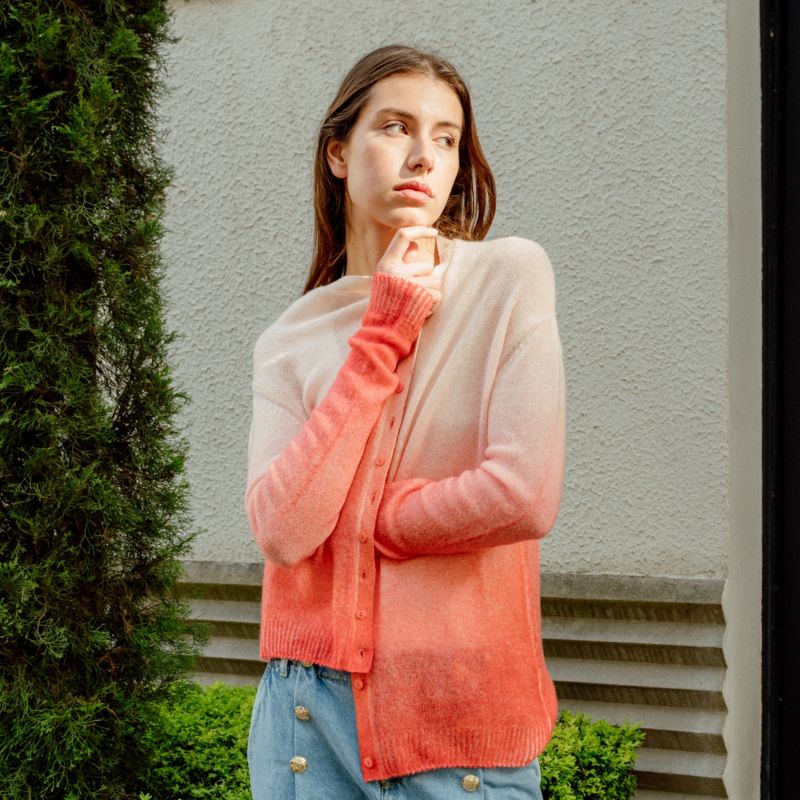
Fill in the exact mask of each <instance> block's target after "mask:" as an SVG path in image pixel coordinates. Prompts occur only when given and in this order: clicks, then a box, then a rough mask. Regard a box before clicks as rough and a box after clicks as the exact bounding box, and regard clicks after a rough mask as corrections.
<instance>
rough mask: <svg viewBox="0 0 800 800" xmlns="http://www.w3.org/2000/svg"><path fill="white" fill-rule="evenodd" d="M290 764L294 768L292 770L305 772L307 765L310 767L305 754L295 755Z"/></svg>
mask: <svg viewBox="0 0 800 800" xmlns="http://www.w3.org/2000/svg"><path fill="white" fill-rule="evenodd" d="M289 766H290V767H291V769H292V772H305V771H306V767H308V761H306V760H305V759H304V758H303V756H295V757H294V758H293V759H292V760H291V761H290V762H289Z"/></svg>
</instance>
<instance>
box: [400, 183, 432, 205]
mask: <svg viewBox="0 0 800 800" xmlns="http://www.w3.org/2000/svg"><path fill="white" fill-rule="evenodd" d="M395 191H396V192H397V193H398V194H400V195H402V196H403V197H405V198H406V200H412V201H414V202H416V203H427V202H428V200H430V199H431V196H430V194H428V193H427V192H425V191H423V189H421V188H419V187H416V186H412V185H409V184H401V185H400V186H398V187H397V188H396V189H395Z"/></svg>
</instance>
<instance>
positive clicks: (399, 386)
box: [395, 381, 403, 394]
mask: <svg viewBox="0 0 800 800" xmlns="http://www.w3.org/2000/svg"><path fill="white" fill-rule="evenodd" d="M402 391H403V381H400V383H398V384H397V386H396V387H395V392H397V394H400V392H402Z"/></svg>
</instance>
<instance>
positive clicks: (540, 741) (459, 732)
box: [245, 236, 565, 781]
mask: <svg viewBox="0 0 800 800" xmlns="http://www.w3.org/2000/svg"><path fill="white" fill-rule="evenodd" d="M437 244H438V247H439V253H440V259H441V261H440V263H439V264H438V265H437V266H436V267H435V271H436V273H437V274H439V275H441V277H442V284H441V289H442V300H441V302H440V304H439V307H438V308H437V309H436V311H435V312H434V313H433V314H430V315H429V311H430V309H431V305H432V303H433V300H432V296H431V295H430V293H429V292H428V291H427V290H426V289H425V288H424V287H421V286H419V285H417V284H415V283H413V282H412V281H409V280H406V279H404V278H401V277H399V276H395V275H389V274H387V273H375V274H374V275H370V276H363V275H345V276H342V277H340V278H339V279H337V280H335V281H333V282H332V283H330V284H327V285H325V286H322V287H317V288H315V289H313V290H311V291H310V292H307V293H306V294H304V295H303V296H302V297H300V298H299V299H298V300H296V301H295V302H294V303H292V304H291V305H290V307H289V308H288V309H286V311H285V312H284V313H283V314H281V315H280V316H279V317H278V319H277V320H276V321H275V322H274V323H273V324H272V325H270V326H269V327H268V328H267V329H266V330H265V331H264V333H263V334H261V336H260V337H259V338H258V341H257V343H256V345H255V349H254V355H253V385H252V388H253V416H252V424H251V430H250V440H249V455H248V479H247V488H246V491H245V507H246V510H247V514H248V519H249V522H250V527H251V529H252V533H253V535H254V537H255V540H256V542H257V544H258V545H259V547H260V549H261V551H262V552H263V554H264V555H265V557H266V559H265V564H264V582H263V592H262V623H261V635H260V652H261V657H262V658H263V659H268V658H278V657H286V658H294V659H298V660H301V661H311V662H314V663H317V664H321V665H327V666H329V667H332V668H333V669H339V670H347V671H349V672H351V673H352V675H351V677H352V686H353V698H354V704H355V714H356V724H357V730H358V742H359V754H360V758H361V771H362V775H363V778H364V780H365V781H372V780H378V779H385V778H391V777H396V776H401V775H406V774H411V773H415V772H421V771H424V770H432V769H439V768H445V767H459V766H461V767H516V766H522V765H525V764H528V763H530V762H531V761H532V760H533V759H534V758H535V757H536V756H537V755H538V754H539V753H540V752H541V751H542V750H543V749H544V747H545V745H546V743H547V741H548V739H549V738H550V734H551V732H552V729H553V726H554V724H555V718H556V715H557V701H556V696H555V691H554V687H553V683H552V681H551V679H550V676H549V674H548V672H547V668H546V665H545V662H544V655H543V652H542V641H541V617H540V596H539V540H540V539H541V538H542V537H543V536H545V534H547V533H548V531H550V529H551V527H552V526H553V523H554V522H555V519H556V516H557V514H558V507H559V503H560V499H561V490H562V483H563V470H564V450H565V434H564V427H565V397H564V370H563V360H562V352H561V343H560V339H559V334H558V328H557V324H556V314H555V286H554V278H553V270H552V267H551V264H550V261H549V259H548V257H547V255H546V253H545V251H544V250H543V249H542V247H541V246H540V245H538V244H536V243H535V242H532V241H529V240H526V239H522V238H519V237H505V238H501V239H495V240H490V241H482V242H472V241H465V240H459V239H455V240H448V239H445V238H444V237H441V236H440V237H439V238H438V240H437ZM312 714H313V710H312Z"/></svg>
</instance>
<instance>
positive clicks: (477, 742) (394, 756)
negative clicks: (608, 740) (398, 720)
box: [361, 709, 555, 781]
mask: <svg viewBox="0 0 800 800" xmlns="http://www.w3.org/2000/svg"><path fill="white" fill-rule="evenodd" d="M542 711H543V717H544V718H543V719H541V720H540V721H539V722H538V723H537V724H534V725H530V726H528V725H526V726H525V727H504V728H499V729H490V730H487V729H477V730H467V731H458V730H452V729H450V730H436V731H432V730H425V729H423V730H416V731H412V732H410V733H407V734H405V735H403V734H401V735H399V736H398V737H397V738H396V739H394V740H393V741H392V745H391V749H390V750H388V751H386V750H385V751H383V752H379V753H378V757H377V763H376V764H374V766H372V767H367V766H365V765H364V764H363V761H362V765H361V771H362V773H363V776H364V780H365V781H376V780H385V779H387V778H396V777H399V776H401V775H409V774H412V773H415V772H424V771H428V770H434V769H450V768H453V767H465V768H470V767H472V768H478V767H522V766H525V765H526V764H530V762H531V761H533V759H534V758H536V757H538V755H539V754H540V753H541V752H542V750H544V748H545V747H546V745H547V742H548V741H549V740H550V736H551V735H552V733H553V728H554V727H555V715H554V714H553V713H552V710H551V709H543V710H542Z"/></svg>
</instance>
